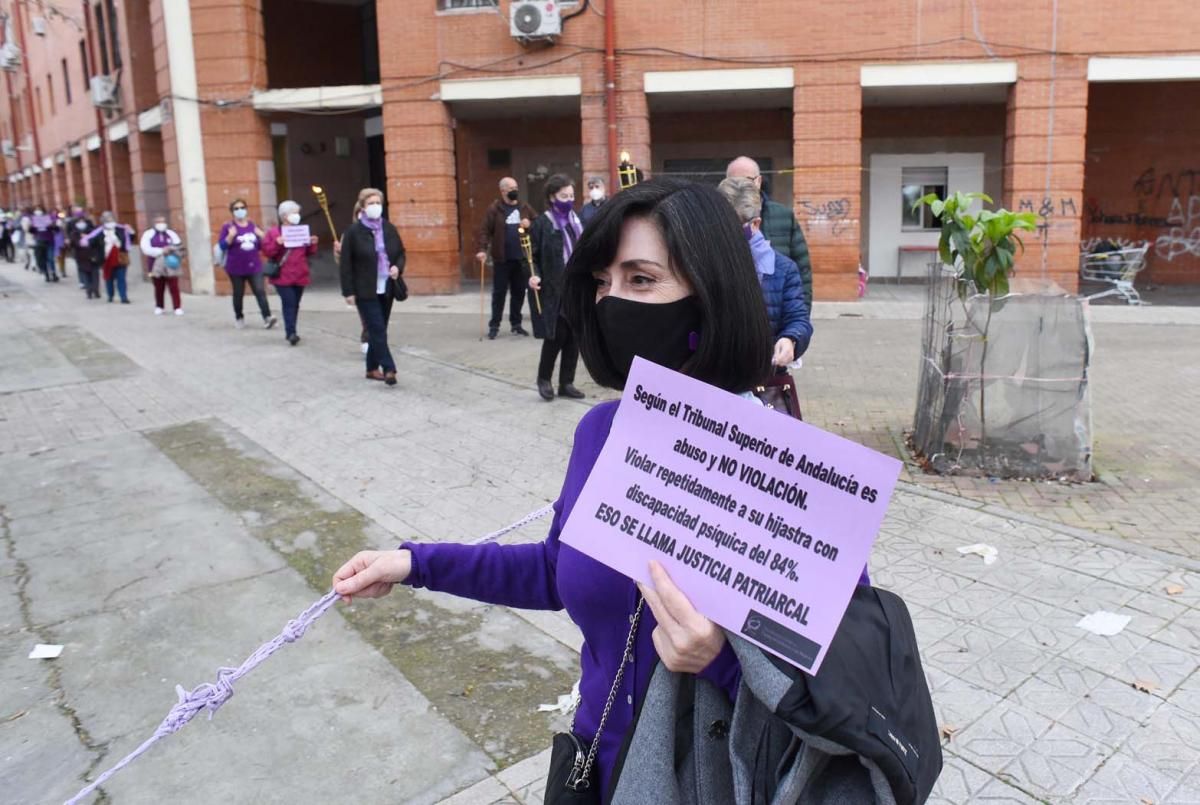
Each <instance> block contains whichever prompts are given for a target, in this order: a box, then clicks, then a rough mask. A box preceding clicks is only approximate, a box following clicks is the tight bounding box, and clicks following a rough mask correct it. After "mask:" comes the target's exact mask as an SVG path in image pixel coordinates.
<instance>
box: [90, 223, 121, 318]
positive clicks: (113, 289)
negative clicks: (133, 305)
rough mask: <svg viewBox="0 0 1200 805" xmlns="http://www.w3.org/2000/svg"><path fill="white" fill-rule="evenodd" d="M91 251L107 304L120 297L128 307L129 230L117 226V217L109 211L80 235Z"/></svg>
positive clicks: (119, 225)
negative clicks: (94, 227) (84, 233)
mask: <svg viewBox="0 0 1200 805" xmlns="http://www.w3.org/2000/svg"><path fill="white" fill-rule="evenodd" d="M83 240H84V241H86V242H87V243H88V245H89V246H90V247H91V250H92V254H91V257H92V265H93V266H94V267H95V270H99V271H101V272H102V273H103V274H104V289H105V291H106V292H107V295H108V301H109V302H112V301H113V300H114V297H115V296H117V295H119V296H120V297H121V304H122V305H128V304H129V294H128V293H126V285H125V273H126V271H128V270H129V227H127V226H125V224H119V223H117V217H116V216H115V215H113V214H112V213H111V212H109V211H108V210H105V211H104V212H103V213H102V214H101V215H100V226H99V227H98V228H97V229H94V230H92V231H91V232H88V233H87V234H86V235H84V236H83Z"/></svg>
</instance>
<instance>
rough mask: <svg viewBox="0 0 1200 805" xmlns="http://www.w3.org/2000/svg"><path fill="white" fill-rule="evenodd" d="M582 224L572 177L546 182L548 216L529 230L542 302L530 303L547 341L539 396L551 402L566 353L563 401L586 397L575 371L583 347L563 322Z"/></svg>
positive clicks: (534, 280) (533, 282) (537, 331)
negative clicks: (569, 264) (565, 287)
mask: <svg viewBox="0 0 1200 805" xmlns="http://www.w3.org/2000/svg"><path fill="white" fill-rule="evenodd" d="M582 232H583V225H582V224H581V223H580V221H579V218H578V217H577V216H576V215H575V184H574V182H572V181H571V177H569V176H564V175H563V174H561V173H556V174H554V175H553V176H551V177H550V178H549V179H547V180H546V212H545V214H543V215H539V216H538V217H537V220H535V221H534V222H533V226H532V227H530V232H529V238H530V242H531V244H532V246H533V248H532V252H533V274H532V276H530V278H529V287H530V288H531V289H533V292H534V293H536V294H537V295H538V296H539V297H540V300H541V306H542V310H541V314H540V315H539V313H538V307H537V300H536V299H530V300H529V309H530V310H532V311H533V334H534V335H535V336H537V337H538V338H543V339H545V340H544V341H542V357H541V360H540V361H538V370H537V387H538V394H540V395H541V397H542V399H543V400H546V401H547V402H549V401H550V400H553V399H554V386H553V384H552V383H551V382H550V380H551V377H552V376H553V374H554V361H555V359H556V358H558V355H559V353H560V352H561V353H562V363H561V364H560V365H559V368H558V396H560V397H570V398H571V399H576V400H578V399H582V398H583V396H584V395H583V392H582V391H580V390H579V389H577V388H575V366H576V364H578V363H579V346H578V345H577V344H576V342H575V337H574V335H573V334H572V333H571V326H570V325H569V324H567V323H566V322H565V321H562V320H561V308H562V304H561V302H562V292H563V280H564V279H565V278H566V271H567V261H568V260H570V259H571V252H573V251H574V250H575V244H576V243H578V242H579V235H580V233H582Z"/></svg>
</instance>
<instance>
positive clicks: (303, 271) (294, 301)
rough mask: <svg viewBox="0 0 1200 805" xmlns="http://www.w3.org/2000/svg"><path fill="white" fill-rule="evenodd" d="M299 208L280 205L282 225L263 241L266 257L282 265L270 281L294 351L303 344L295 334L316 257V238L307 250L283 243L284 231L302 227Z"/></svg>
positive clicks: (275, 228) (272, 230)
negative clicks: (288, 228) (291, 227)
mask: <svg viewBox="0 0 1200 805" xmlns="http://www.w3.org/2000/svg"><path fill="white" fill-rule="evenodd" d="M299 224H300V205H299V204H297V203H296V202H294V201H285V202H283V203H282V204H280V205H279V223H278V224H276V225H275V226H273V227H271V229H270V230H269V231H268V232H267V236H266V237H265V238H264V239H263V253H264V254H265V255H266V256H267V259H268V260H271V261H273V262H275V263H277V264H278V265H279V273H277V274H276V275H275V276H273V277H271V284H272V285H274V286H275V292H276V293H278V294H279V301H280V303H281V304H282V305H283V333H284V336H285V337H286V338H287V341H288V343H289V344H291V345H292V346H293V347H294V346H296V344H298V343H300V336H299V335H297V334H296V319H297V318H299V316H300V298H301V297H303V296H304V288H305V286H307V285H308V283H309V277H310V274H309V270H308V258H309V257H311V256H312V255H314V254H316V253H317V236H316V235H311V236H309V238H308V243H307V244H306V245H304V246H288V245H286V244H285V243H284V239H283V227H284V226H299Z"/></svg>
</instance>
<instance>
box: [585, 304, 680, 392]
mask: <svg viewBox="0 0 1200 805" xmlns="http://www.w3.org/2000/svg"><path fill="white" fill-rule="evenodd" d="M596 318H597V319H598V320H599V323H600V335H601V336H603V338H604V346H605V349H606V350H607V352H608V361H609V364H610V365H611V366H612V368H613V370H614V371H616V373H617V375H618V376H620V377H621V378H622V379H624V378H628V377H629V369H630V367H632V366H633V359H634V356H640V357H642V358H645V359H646V360H648V361H653V362H654V363H657V364H658V365H659V366H665V367H666V368H668V369H676V370H677V369H679V368H680V367H681V366H683V365H684V364H685V363H686V362H687V360H688V358H690V357H692V353H693V352H695V351H696V345H697V344H696V341H697V340H698V338H699V333H700V304H699V303H698V302H697V301H696V297H695V296H685V297H684V298H683V299H678V300H676V301H674V302H667V303H665V304H657V305H656V304H652V303H649V302H631V301H630V300H628V299H620V298H617V297H615V296H606V297H604V298H603V299H601V300H600V301H599V302H597V303H596Z"/></svg>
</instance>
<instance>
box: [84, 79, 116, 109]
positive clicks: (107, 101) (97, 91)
mask: <svg viewBox="0 0 1200 805" xmlns="http://www.w3.org/2000/svg"><path fill="white" fill-rule="evenodd" d="M91 89H92V105H93V106H116V105H117V90H118V86H117V82H116V79H114V78H113V77H112V76H111V75H94V76H92V87H91Z"/></svg>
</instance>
